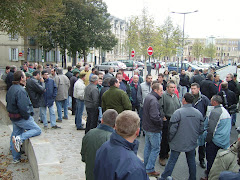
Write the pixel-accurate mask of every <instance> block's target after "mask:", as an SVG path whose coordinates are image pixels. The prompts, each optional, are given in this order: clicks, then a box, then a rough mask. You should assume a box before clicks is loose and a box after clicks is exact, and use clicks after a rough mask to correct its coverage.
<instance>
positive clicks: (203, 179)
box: [200, 177, 208, 180]
mask: <svg viewBox="0 0 240 180" xmlns="http://www.w3.org/2000/svg"><path fill="white" fill-rule="evenodd" d="M200 180H208V178H207V177H201V179H200Z"/></svg>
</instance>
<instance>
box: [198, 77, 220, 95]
mask: <svg viewBox="0 0 240 180" xmlns="http://www.w3.org/2000/svg"><path fill="white" fill-rule="evenodd" d="M200 90H201V93H202V94H204V95H205V96H207V97H208V99H211V98H212V97H213V95H216V94H217V93H218V89H217V87H216V86H215V84H214V83H213V75H212V74H208V75H207V78H206V80H203V81H202V82H201V84H200Z"/></svg>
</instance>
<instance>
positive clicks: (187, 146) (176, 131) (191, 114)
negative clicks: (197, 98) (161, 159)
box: [169, 104, 204, 152]
mask: <svg viewBox="0 0 240 180" xmlns="http://www.w3.org/2000/svg"><path fill="white" fill-rule="evenodd" d="M203 130H204V119H203V116H202V114H201V113H200V111H199V110H197V109H195V108H194V107H192V104H185V105H183V107H182V108H180V109H178V110H176V111H175V112H174V113H173V115H172V117H171V119H170V125H169V146H170V149H171V150H174V151H177V152H189V151H192V150H193V149H195V148H196V147H197V139H198V136H199V135H200V134H202V133H203Z"/></svg>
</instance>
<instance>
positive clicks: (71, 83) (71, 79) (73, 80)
mask: <svg viewBox="0 0 240 180" xmlns="http://www.w3.org/2000/svg"><path fill="white" fill-rule="evenodd" d="M79 74H80V71H78V70H74V71H73V76H72V77H71V78H70V87H69V90H68V92H69V96H71V98H72V115H75V113H76V98H74V97H73V90H74V84H75V82H76V81H77V80H78V76H79Z"/></svg>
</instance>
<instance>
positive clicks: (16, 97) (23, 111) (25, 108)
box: [6, 84, 33, 121]
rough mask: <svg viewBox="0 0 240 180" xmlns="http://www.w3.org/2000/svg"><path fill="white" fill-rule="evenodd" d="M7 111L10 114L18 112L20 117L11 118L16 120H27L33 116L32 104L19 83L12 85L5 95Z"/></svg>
mask: <svg viewBox="0 0 240 180" xmlns="http://www.w3.org/2000/svg"><path fill="white" fill-rule="evenodd" d="M6 101H7V111H8V112H9V113H12V114H20V115H21V118H18V119H12V118H11V120H12V121H17V120H20V119H22V118H23V119H25V120H28V119H29V117H30V116H33V106H32V103H31V101H30V98H29V97H28V93H27V91H26V90H25V89H24V88H23V86H21V85H19V84H14V85H12V86H11V87H10V88H9V90H8V92H7V95H6Z"/></svg>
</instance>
